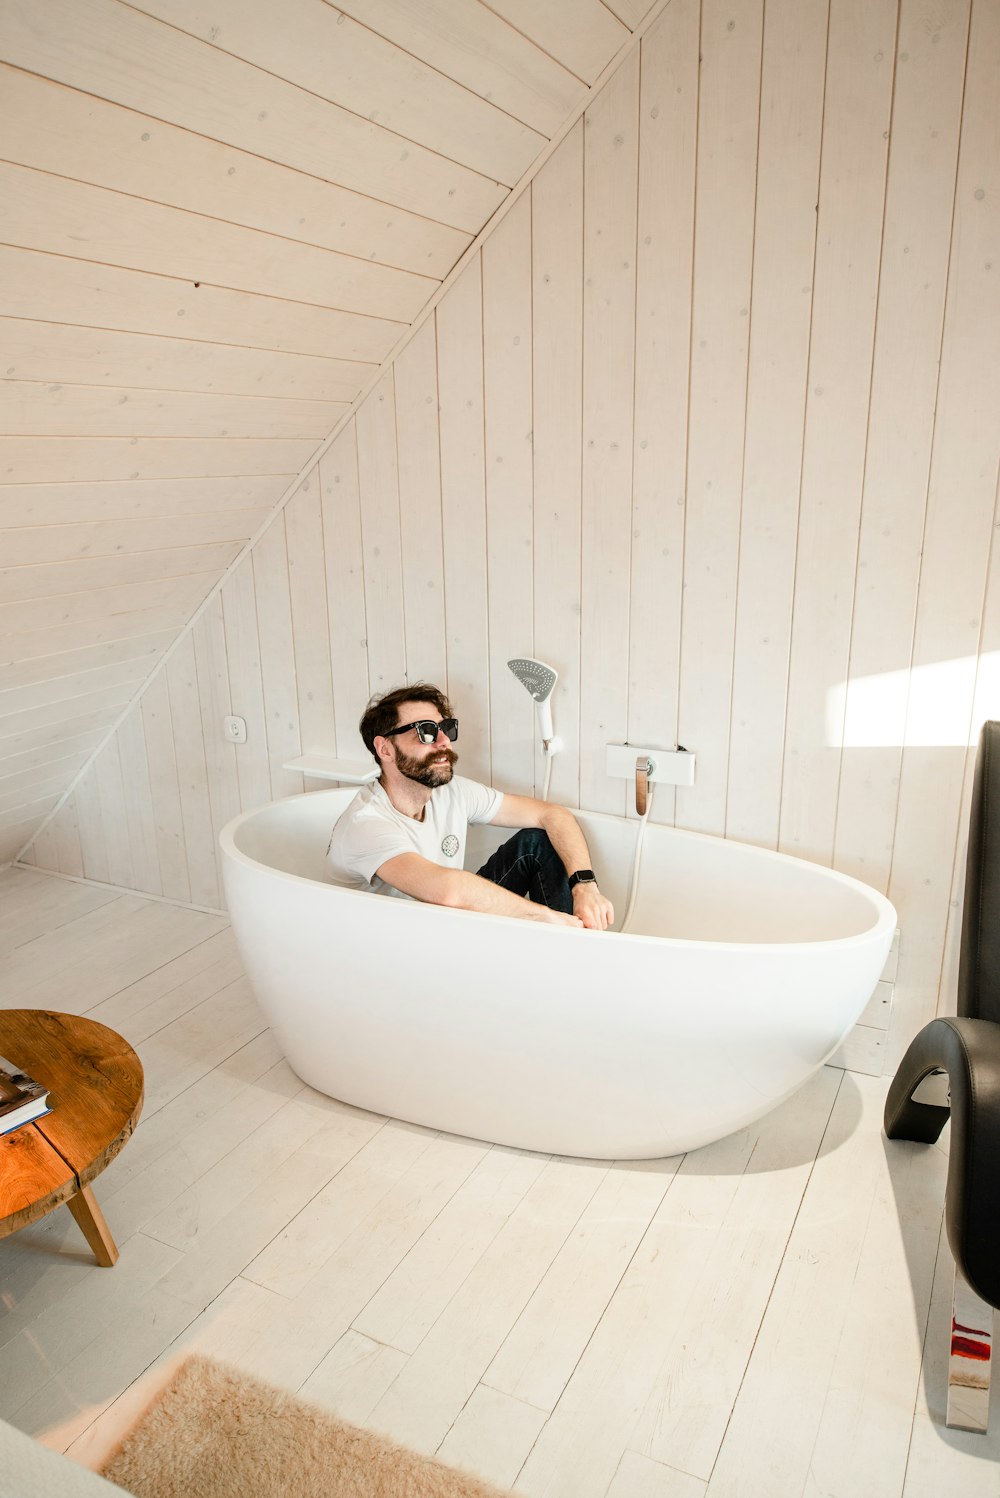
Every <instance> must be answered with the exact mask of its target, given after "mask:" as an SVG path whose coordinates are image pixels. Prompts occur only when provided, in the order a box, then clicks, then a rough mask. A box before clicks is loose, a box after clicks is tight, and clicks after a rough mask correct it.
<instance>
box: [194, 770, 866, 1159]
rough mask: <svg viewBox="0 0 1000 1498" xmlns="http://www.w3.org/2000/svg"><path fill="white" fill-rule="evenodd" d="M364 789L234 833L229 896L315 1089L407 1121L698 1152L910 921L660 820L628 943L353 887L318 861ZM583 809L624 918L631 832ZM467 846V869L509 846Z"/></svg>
mask: <svg viewBox="0 0 1000 1498" xmlns="http://www.w3.org/2000/svg"><path fill="white" fill-rule="evenodd" d="M354 795H355V791H354V790H330V791H316V792H312V793H310V794H306V795H301V796H292V797H290V798H288V799H287V800H284V801H277V802H274V803H273V804H271V805H269V806H264V807H261V808H259V809H258V810H256V811H251V812H247V813H245V814H244V815H243V816H240V817H237V818H236V819H235V820H234V821H232V822H230V824H229V825H228V826H227V827H226V828H225V829H224V830H223V832H222V835H221V845H222V853H223V873H224V879H225V890H226V899H227V902H228V906H229V912H230V915H231V918H232V923H233V930H234V932H235V935H236V941H237V944H238V947H239V950H240V953H241V956H242V958H243V961H244V964H245V966H246V971H247V975H248V977H249V979H250V983H251V985H252V987H253V990H254V993H255V994H256V996H257V999H258V1001H259V1003H260V1005H261V1008H262V1009H263V1011H264V1013H265V1015H266V1016H267V1018H268V1020H269V1021H270V1023H271V1025H272V1027H273V1029H274V1031H275V1034H276V1036H277V1039H278V1042H279V1044H280V1045H281V1047H282V1049H283V1051H284V1053H285V1055H286V1057H287V1058H288V1060H289V1062H290V1063H291V1065H292V1067H293V1068H294V1069H295V1071H296V1072H297V1073H298V1074H299V1076H300V1077H301V1078H302V1079H303V1080H304V1081H305V1082H308V1083H310V1084H311V1085H312V1086H313V1087H316V1088H318V1089H319V1090H320V1091H321V1092H325V1093H328V1094H330V1095H331V1096H333V1097H337V1098H340V1099H342V1100H343V1101H345V1102H348V1103H353V1104H356V1105H357V1106H359V1107H362V1108H368V1109H372V1110H373V1111H375V1112H378V1113H385V1114H390V1115H391V1116H393V1117H395V1118H401V1119H406V1120H408V1121H410V1122H412V1123H417V1124H425V1125H428V1126H429V1127H431V1128H435V1129H446V1130H449V1131H450V1132H452V1133H455V1134H463V1135H467V1136H470V1137H473V1138H478V1139H486V1140H492V1141H495V1142H498V1143H501V1144H508V1145H516V1146H519V1147H521V1148H524V1149H530V1150H539V1151H544V1152H546V1153H555V1154H565V1155H582V1156H589V1157H594V1158H603V1159H644V1158H654V1157H657V1156H661V1155H673V1154H678V1153H680V1152H681V1151H683V1150H689V1149H695V1148H697V1147H698V1146H699V1145H703V1144H707V1143H709V1142H710V1141H712V1140H714V1139H719V1138H721V1137H722V1136H723V1135H725V1134H729V1133H731V1132H733V1131H734V1130H736V1129H739V1128H741V1127H743V1125H745V1124H747V1123H750V1122H751V1121H752V1120H753V1119H755V1118H759V1117H760V1115H761V1114H763V1113H766V1112H767V1111H768V1110H769V1109H771V1108H773V1107H775V1106H776V1104H778V1103H779V1102H781V1101H782V1099H783V1098H785V1097H787V1096H788V1095H789V1094H790V1093H792V1092H794V1091H795V1089H796V1088H797V1087H799V1086H801V1084H802V1083H803V1082H804V1081H805V1080H806V1078H807V1077H808V1076H809V1075H810V1074H811V1073H812V1072H813V1071H815V1070H816V1068H817V1067H819V1066H821V1065H822V1063H823V1062H824V1061H825V1060H826V1059H827V1057H828V1056H829V1055H830V1054H831V1052H832V1051H833V1050H835V1048H836V1047H837V1045H838V1044H839V1043H840V1041H841V1040H842V1039H843V1037H844V1036H845V1035H846V1033H847V1032H848V1030H850V1028H851V1026H852V1025H853V1024H854V1023H855V1021H856V1020H857V1018H858V1016H859V1015H860V1013H861V1011H862V1009H863V1008H864V1006H865V1004H866V1002H867V1001H868V999H869V997H870V996H871V993H872V991H873V989H874V987H875V984H876V982H877V981H878V978H879V975H880V974H881V972H882V968H883V966H884V964H885V960H886V957H887V955H888V951H889V946H890V943H891V941H892V935H893V931H894V929H895V924H896V915H895V911H894V910H893V908H892V906H891V905H890V904H889V902H888V900H886V899H884V898H883V897H882V896H881V895H880V894H878V893H876V891H875V890H872V889H869V888H868V887H867V885H864V884H861V883H859V882H858V881H857V880H854V879H850V878H848V877H847V876H846V875H843V874H838V873H835V872H834V871H832V870H830V869H826V868H821V867H819V866H818V865H816V864H811V863H805V862H803V861H802V860H801V859H794V858H788V857H785V856H783V855H781V854H778V853H771V852H767V851H765V850H763V849H759V848H753V847H749V846H747V845H746V844H741V843H732V842H727V841H725V840H724V839H721V838H712V837H705V836H702V835H700V834H698V833H692V832H682V831H676V830H674V829H673V828H667V827H660V826H657V825H655V824H649V825H648V826H647V830H646V837H645V844H644V847H643V851H642V862H641V874H640V881H639V894H638V897H637V900H636V904H635V910H634V914H633V918H632V921H631V923H630V932H629V933H628V934H619V933H617V932H613V931H612V932H596V931H582V930H573V929H568V928H559V927H556V926H547V925H542V924H539V923H536V922H534V921H520V920H514V919H510V918H508V917H504V916H487V915H478V914H475V913H472V912H468V911H457V910H448V909H444V908H441V907H438V906H431V905H422V904H419V903H417V902H416V901H410V900H399V899H388V898H386V897H385V896H382V895H376V894H370V893H368V892H358V891H354V890H345V889H339V888H337V887H336V886H334V885H331V884H330V883H328V882H327V881H326V877H325V854H326V848H327V844H328V842H329V837H330V829H331V827H332V826H333V823H334V822H335V821H336V819H337V817H338V816H339V815H340V813H341V812H342V811H343V809H344V808H345V807H346V806H347V805H348V804H349V803H350V801H351V800H352V798H353V796H354ZM578 815H579V820H580V823H581V825H582V826H583V828H584V831H585V833H586V836H587V840H588V842H589V844H590V850H591V854H592V857H593V862H594V867H595V869H596V870H597V871H598V876H599V878H600V881H601V888H602V889H603V890H604V891H605V892H606V893H607V894H608V895H609V896H610V897H611V899H612V900H613V901H614V903H615V908H616V914H617V915H618V917H619V918H621V916H622V915H623V914H624V909H625V901H626V898H627V894H628V882H629V875H630V871H631V864H632V854H633V850H634V847H635V839H636V833H637V825H638V824H637V823H635V822H633V821H627V820H625V819H623V818H618V817H609V816H604V815H600V814H597V813H592V812H581V813H579V814H578ZM470 832H471V835H470V839H469V841H470V851H469V858H468V860H467V862H468V864H469V866H470V867H472V868H473V869H474V868H477V867H478V866H479V865H480V863H482V862H483V860H484V859H485V858H486V857H488V856H489V853H490V852H492V850H493V848H494V847H496V846H498V845H499V843H500V842H502V841H503V840H504V838H505V837H508V836H510V833H509V832H505V831H503V830H501V829H497V828H492V827H490V828H476V829H471V830H470ZM476 834H480V835H482V834H485V835H486V836H485V838H483V837H481V838H480V842H479V845H478V846H477V845H476V842H475V836H476ZM632 933H636V934H632Z"/></svg>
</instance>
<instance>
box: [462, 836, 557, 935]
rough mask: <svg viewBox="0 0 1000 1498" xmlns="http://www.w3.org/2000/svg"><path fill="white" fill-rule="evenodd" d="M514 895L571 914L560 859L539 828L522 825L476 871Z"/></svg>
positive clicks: (483, 877)
mask: <svg viewBox="0 0 1000 1498" xmlns="http://www.w3.org/2000/svg"><path fill="white" fill-rule="evenodd" d="M478 872H479V876H480V878H482V879H489V880H490V881H491V883H493V884H499V885H501V886H502V887H503V888H504V889H509V890H511V891H512V892H513V893H514V894H515V895H527V896H528V898H529V900H533V901H534V902H535V904H536V905H547V906H548V908H549V909H550V910H561V911H563V913H564V914H565V915H572V914H573V893H572V891H571V889H570V887H569V879H568V877H567V874H566V870H565V869H564V868H563V862H562V859H561V858H560V857H559V855H558V854H557V853H556V850H555V849H554V848H553V846H552V844H551V843H550V842H549V835H548V833H547V832H543V831H542V830H541V828H539V827H524V828H522V829H521V831H520V832H515V834H514V836H513V837H512V838H508V840H507V842H505V843H504V845H503V847H502V848H498V849H497V851H496V852H495V853H494V855H493V857H492V858H488V859H487V860H486V862H485V863H484V864H483V866H482V868H481V869H480V870H479V871H478Z"/></svg>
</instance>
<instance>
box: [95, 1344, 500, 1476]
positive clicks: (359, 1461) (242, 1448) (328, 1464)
mask: <svg viewBox="0 0 1000 1498" xmlns="http://www.w3.org/2000/svg"><path fill="white" fill-rule="evenodd" d="M102 1475H103V1476H104V1477H106V1478H108V1479H109V1480H110V1481H111V1482H116V1483H117V1484H118V1485H119V1487H122V1488H125V1489H126V1490H127V1491H128V1492H129V1493H133V1494H135V1495H136V1498H289V1495H294V1498H504V1495H503V1494H502V1493H501V1490H500V1489H499V1488H496V1487H493V1486H492V1485H491V1484H489V1483H485V1482H482V1481H480V1479H479V1478H477V1477H473V1476H472V1474H471V1473H467V1472H460V1471H458V1470H457V1469H456V1468H454V1467H446V1466H445V1465H444V1463H443V1462H439V1461H437V1460H436V1459H435V1458H434V1457H429V1456H420V1455H419V1454H418V1453H417V1452H415V1451H408V1450H407V1449H406V1448H405V1447H403V1446H397V1445H396V1443H395V1442H394V1441H390V1440H388V1439H387V1438H386V1437H384V1436H379V1435H376V1434H375V1433H374V1432H372V1431H368V1430H362V1429H360V1428H359V1427H358V1426H356V1425H348V1424H347V1423H346V1422H345V1421H343V1420H338V1419H337V1418H336V1417H335V1416H333V1415H330V1414H327V1412H326V1411H325V1410H321V1409H319V1408H317V1407H316V1406H315V1405H310V1404H306V1403H304V1402H303V1401H302V1400H301V1399H298V1398H296V1397H295V1396H294V1395H291V1394H285V1393H283V1392H282V1391H281V1390H280V1389H275V1388H272V1387H271V1386H270V1385H268V1384H264V1383H261V1382H260V1381H259V1380H258V1379H255V1378H251V1377H250V1376H249V1375H247V1374H245V1373H241V1372H240V1371H239V1370H238V1369H236V1368H231V1367H228V1366H227V1365H226V1364H224V1363H217V1362H215V1361H214V1360H213V1359H211V1358H205V1357H201V1356H195V1357H191V1358H189V1359H188V1360H187V1361H186V1362H185V1363H184V1364H183V1365H182V1367H181V1368H180V1370H179V1371H178V1373H177V1375H176V1377H175V1378H174V1379H173V1380H172V1381H171V1382H170V1383H169V1384H168V1385H167V1387H166V1388H165V1389H164V1390H163V1392H162V1393H161V1394H160V1395H159V1397H158V1398H157V1399H156V1400H154V1402H153V1403H152V1404H151V1405H150V1407H149V1409H148V1410H147V1411H146V1413H145V1414H144V1415H143V1416H142V1418H141V1420H140V1421H139V1423H138V1424H137V1425H136V1426H135V1427H134V1428H133V1429H132V1430H131V1431H130V1432H129V1434H128V1436H127V1437H126V1438H125V1440H124V1441H123V1443H122V1445H121V1446H120V1447H119V1448H118V1450H117V1451H116V1452H115V1454H114V1455H113V1456H112V1457H111V1459H110V1461H109V1462H108V1463H107V1464H106V1466H105V1467H104V1469H103V1474H102ZM507 1498H509V1495H507Z"/></svg>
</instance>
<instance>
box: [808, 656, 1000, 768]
mask: <svg viewBox="0 0 1000 1498" xmlns="http://www.w3.org/2000/svg"><path fill="white" fill-rule="evenodd" d="M995 717H1000V650H992V651H989V652H988V653H987V654H985V655H982V656H975V655H968V656H961V657H959V658H957V659H955V660H950V661H934V662H932V663H931V664H930V665H926V666H914V667H913V668H912V669H910V668H909V667H907V668H905V669H904V670H902V671H884V672H881V673H880V674H879V675H877V676H860V677H858V678H857V680H855V681H849V682H847V681H844V682H840V683H839V685H837V686H835V687H831V689H830V691H829V692H828V693H827V695H826V741H827V743H828V744H831V745H839V744H843V746H844V748H845V749H890V748H895V749H898V748H903V747H907V748H960V749H964V748H967V747H968V746H969V745H970V744H974V743H975V742H976V740H977V739H978V737H979V730H980V727H981V726H982V724H983V722H984V721H985V720H986V719H987V718H995Z"/></svg>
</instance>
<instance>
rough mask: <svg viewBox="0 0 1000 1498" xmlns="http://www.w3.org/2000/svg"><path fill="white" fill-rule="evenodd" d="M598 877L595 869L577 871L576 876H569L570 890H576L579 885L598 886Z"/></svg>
mask: <svg viewBox="0 0 1000 1498" xmlns="http://www.w3.org/2000/svg"><path fill="white" fill-rule="evenodd" d="M596 883H597V875H596V874H595V873H594V871H593V869H577V871H576V873H575V874H570V876H569V887H570V889H576V886H577V885H578V884H596Z"/></svg>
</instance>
